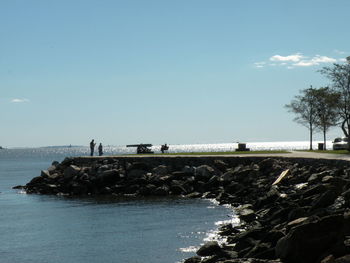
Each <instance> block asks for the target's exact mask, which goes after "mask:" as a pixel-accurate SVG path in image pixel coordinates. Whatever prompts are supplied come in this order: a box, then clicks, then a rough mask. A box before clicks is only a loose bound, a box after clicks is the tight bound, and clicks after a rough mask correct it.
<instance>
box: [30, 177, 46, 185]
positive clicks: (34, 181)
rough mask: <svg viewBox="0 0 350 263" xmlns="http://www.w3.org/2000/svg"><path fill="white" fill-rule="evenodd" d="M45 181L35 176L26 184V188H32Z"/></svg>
mask: <svg viewBox="0 0 350 263" xmlns="http://www.w3.org/2000/svg"><path fill="white" fill-rule="evenodd" d="M44 181H45V178H44V177H43V176H37V177H34V178H33V179H32V180H31V181H30V182H29V183H27V186H33V185H38V184H41V183H43V182H44Z"/></svg>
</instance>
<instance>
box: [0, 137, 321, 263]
mask: <svg viewBox="0 0 350 263" xmlns="http://www.w3.org/2000/svg"><path fill="white" fill-rule="evenodd" d="M316 145H317V142H315V146H316ZM169 146H170V147H169V152H173V153H181V152H205V151H207V152H220V151H222V152H227V151H234V149H235V148H237V143H233V144H230V143H221V144H193V145H169ZM308 146H309V145H308V142H260V143H247V148H250V149H252V150H301V149H307V148H308ZM152 150H153V151H154V152H156V153H157V152H160V145H155V146H152ZM133 153H135V148H130V147H126V146H105V147H104V154H105V155H119V154H133ZM88 154H89V148H88V147H86V146H55V147H52V146H51V147H38V148H4V149H1V150H0V262H1V263H61V262H66V263H96V262H104V263H112V262H113V263H116V262H123V263H141V262H142V263H144V262H152V263H179V262H183V261H184V259H185V258H188V257H191V256H194V255H195V252H196V250H197V249H198V248H199V247H200V246H201V244H203V243H205V242H206V241H209V240H217V241H218V242H224V240H222V239H220V238H219V237H218V235H217V232H218V228H219V227H220V226H221V225H222V224H224V223H229V222H231V223H232V224H239V220H238V219H237V217H236V215H235V214H234V212H233V210H232V208H231V207H229V206H220V205H218V204H217V203H216V202H215V201H213V200H206V199H184V198H142V199H140V198H131V197H129V198H115V197H114V198H112V197H82V198H78V197H74V198H73V197H64V196H45V195H36V194H26V193H25V192H24V191H21V190H14V189H12V187H13V186H16V185H24V184H26V183H27V182H29V181H30V180H31V179H32V178H33V177H35V176H38V175H40V171H41V170H43V169H46V168H48V167H49V166H50V165H51V163H52V162H53V161H59V162H61V161H62V160H64V158H66V157H70V156H86V155H88Z"/></svg>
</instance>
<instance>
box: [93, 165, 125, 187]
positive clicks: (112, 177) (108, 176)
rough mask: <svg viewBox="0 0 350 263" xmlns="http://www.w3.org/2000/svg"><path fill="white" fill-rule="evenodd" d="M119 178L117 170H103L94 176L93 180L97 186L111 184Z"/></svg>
mask: <svg viewBox="0 0 350 263" xmlns="http://www.w3.org/2000/svg"><path fill="white" fill-rule="evenodd" d="M119 179H120V177H119V172H118V170H115V169H113V170H105V171H103V172H102V173H100V174H98V175H97V176H96V179H95V182H96V184H97V185H98V186H103V187H104V186H111V185H114V184H115V183H117V182H118V180H119Z"/></svg>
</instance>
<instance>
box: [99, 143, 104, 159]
mask: <svg viewBox="0 0 350 263" xmlns="http://www.w3.org/2000/svg"><path fill="white" fill-rule="evenodd" d="M102 154H103V147H102V143H100V145H99V146H98V155H99V156H102Z"/></svg>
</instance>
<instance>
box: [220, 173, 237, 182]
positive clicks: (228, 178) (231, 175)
mask: <svg viewBox="0 0 350 263" xmlns="http://www.w3.org/2000/svg"><path fill="white" fill-rule="evenodd" d="M234 179H235V175H234V173H233V172H232V171H228V172H226V173H224V174H223V175H222V180H223V181H224V182H225V183H229V182H232V181H234Z"/></svg>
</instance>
